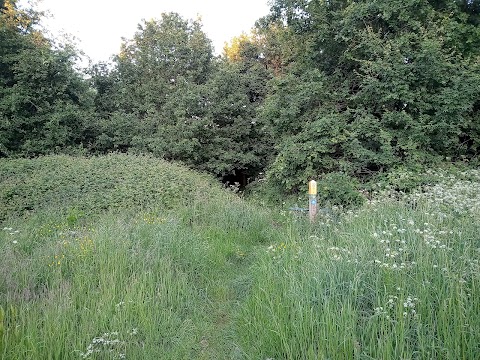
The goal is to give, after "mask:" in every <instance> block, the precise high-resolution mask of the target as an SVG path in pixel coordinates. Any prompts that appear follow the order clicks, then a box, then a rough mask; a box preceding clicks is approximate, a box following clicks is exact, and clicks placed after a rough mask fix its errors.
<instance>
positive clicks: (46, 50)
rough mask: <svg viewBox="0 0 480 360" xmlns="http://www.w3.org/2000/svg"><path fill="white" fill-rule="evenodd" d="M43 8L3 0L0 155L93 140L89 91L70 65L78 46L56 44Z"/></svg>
mask: <svg viewBox="0 0 480 360" xmlns="http://www.w3.org/2000/svg"><path fill="white" fill-rule="evenodd" d="M40 15H41V14H38V13H36V12H34V11H26V10H18V9H17V7H16V4H15V1H12V0H6V1H3V4H2V10H1V13H0V82H1V87H0V117H1V124H0V156H9V155H15V154H21V155H27V156H32V155H38V154H44V153H48V152H52V151H57V150H60V149H64V150H65V149H71V148H75V147H78V146H81V144H82V143H83V142H85V141H86V140H89V137H90V130H89V126H90V124H89V120H90V118H91V113H90V110H91V100H92V96H91V92H90V91H89V88H88V85H87V84H86V83H85V81H84V80H83V79H82V77H81V76H80V75H79V74H78V73H76V72H75V71H74V69H73V67H72V65H73V62H74V61H75V56H76V55H75V52H74V51H73V50H72V49H71V48H69V47H65V48H63V49H53V48H52V46H51V43H50V41H49V40H48V39H47V38H45V37H44V35H43V34H42V33H41V32H40V31H39V30H37V24H38V21H39V17H40Z"/></svg>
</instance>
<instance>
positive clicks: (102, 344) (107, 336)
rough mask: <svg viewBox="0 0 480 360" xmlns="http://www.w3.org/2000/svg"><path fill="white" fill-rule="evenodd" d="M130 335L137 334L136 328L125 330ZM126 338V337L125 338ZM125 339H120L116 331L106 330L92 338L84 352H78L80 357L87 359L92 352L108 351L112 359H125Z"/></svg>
mask: <svg viewBox="0 0 480 360" xmlns="http://www.w3.org/2000/svg"><path fill="white" fill-rule="evenodd" d="M127 334H128V335H129V336H130V337H133V336H135V335H137V334H138V329H137V328H133V329H131V330H129V331H127ZM127 340H128V339H127ZM126 348H127V341H125V339H121V334H120V333H119V332H118V331H113V332H110V333H108V332H106V333H103V334H102V335H101V336H98V337H95V338H93V339H92V341H91V342H90V344H89V345H88V346H87V350H86V351H85V352H80V357H81V358H82V359H87V358H89V357H90V356H92V355H93V354H99V355H100V354H101V353H109V354H111V356H112V358H113V359H126Z"/></svg>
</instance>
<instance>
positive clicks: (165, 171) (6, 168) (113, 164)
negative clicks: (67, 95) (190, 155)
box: [0, 154, 222, 220]
mask: <svg viewBox="0 0 480 360" xmlns="http://www.w3.org/2000/svg"><path fill="white" fill-rule="evenodd" d="M0 179H1V180H0V220H2V219H5V218H6V217H8V216H10V215H13V214H17V215H21V214H24V213H25V212H31V211H35V210H38V209H41V208H57V209H59V210H67V211H69V212H71V211H72V209H75V210H74V212H75V213H84V212H85V213H98V212H101V211H103V210H107V209H116V208H129V207H143V208H148V207H158V208H172V207H174V206H177V205H179V204H181V203H185V202H187V201H189V200H190V199H195V198H201V197H205V196H208V197H213V198H215V197H216V196H219V194H222V190H221V188H220V186H219V185H217V184H216V183H215V180H214V179H213V178H211V177H209V176H207V175H203V174H200V173H197V172H194V171H191V170H189V169H187V168H185V167H183V166H180V165H175V164H171V163H167V162H166V161H163V160H159V159H155V158H153V157H148V156H133V155H122V154H110V155H107V156H99V157H90V158H85V157H71V156H65V155H62V156H45V157H40V158H36V159H12V160H7V159H0Z"/></svg>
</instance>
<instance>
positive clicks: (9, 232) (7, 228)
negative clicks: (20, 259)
mask: <svg viewBox="0 0 480 360" xmlns="http://www.w3.org/2000/svg"><path fill="white" fill-rule="evenodd" d="M3 231H6V232H7V233H8V234H9V235H12V236H13V235H16V234H18V233H20V230H14V229H13V228H11V227H4V228H3ZM12 244H18V241H17V240H12Z"/></svg>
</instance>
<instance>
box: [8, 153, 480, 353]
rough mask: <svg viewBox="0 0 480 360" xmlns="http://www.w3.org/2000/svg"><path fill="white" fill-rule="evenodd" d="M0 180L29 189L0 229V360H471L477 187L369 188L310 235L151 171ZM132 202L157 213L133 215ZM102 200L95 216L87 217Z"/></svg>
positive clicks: (450, 180)
mask: <svg viewBox="0 0 480 360" xmlns="http://www.w3.org/2000/svg"><path fill="white" fill-rule="evenodd" d="M0 164H1V166H2V174H8V176H2V177H1V179H2V182H1V186H2V187H5V184H7V185H8V184H9V185H8V186H9V188H10V189H13V188H17V189H22V186H25V189H30V191H26V192H25V193H24V196H25V200H24V203H27V204H34V208H35V209H34V210H32V211H31V212H29V213H28V214H23V215H22V216H18V215H16V214H15V212H16V211H15V212H14V211H12V212H9V213H8V216H7V218H6V219H5V220H3V221H2V222H1V223H0V226H1V227H0V257H1V258H2V262H1V265H0V273H1V276H0V358H2V359H5V360H7V359H48V358H52V359H82V358H83V359H139V358H142V359H158V358H162V359H312V360H313V359H324V358H325V359H326V358H333V359H343V358H352V359H364V358H379V359H390V358H392V359H393V358H409V359H432V358H437V359H438V358H443V359H458V358H462V359H475V358H476V356H477V354H478V352H479V351H480V348H479V344H480V322H479V321H478V319H480V306H479V302H478V298H479V296H480V292H479V289H480V286H479V285H480V276H479V274H480V271H479V270H480V268H479V266H480V263H479V249H480V247H479V238H478V233H479V230H480V223H479V219H480V217H479V215H480V213H479V212H480V198H479V195H478V194H480V191H479V187H480V174H479V172H478V171H474V170H468V169H464V170H457V171H437V172H435V171H431V172H430V173H428V174H425V178H428V179H431V180H430V183H431V184H435V185H430V186H423V187H422V188H420V189H417V190H415V189H411V191H410V193H408V194H404V193H401V192H393V191H391V190H390V191H387V192H386V191H385V189H386V187H385V186H382V187H381V188H382V191H381V192H377V193H373V192H372V194H371V197H372V199H371V200H369V201H368V202H367V203H366V204H365V205H364V206H363V207H362V208H360V209H357V210H349V211H345V212H341V211H337V210H335V209H334V210H333V211H334V212H321V213H320V214H319V217H318V219H317V222H315V223H314V224H310V223H308V222H307V221H306V219H304V218H303V217H301V216H298V215H296V216H291V215H290V214H288V213H286V212H284V211H279V209H278V208H276V209H265V208H262V207H259V206H257V205H252V204H250V203H247V202H245V201H244V200H242V199H240V198H238V197H236V196H233V195H232V194H231V193H229V192H226V191H219V190H218V189H216V188H215V187H213V188H210V184H211V183H210V180H209V179H208V178H207V179H206V178H205V177H204V176H200V175H198V174H195V173H193V172H191V171H188V170H186V169H183V168H181V167H178V166H172V165H170V164H166V163H164V162H163V161H159V160H155V159H154V158H147V157H142V156H140V157H134V156H123V155H114V156H108V157H100V158H71V157H65V156H60V157H58V156H55V157H46V158H40V159H34V160H2V161H0ZM54 167H56V168H58V171H53V170H52V168H54ZM45 168H46V169H45ZM71 169H79V170H80V169H81V171H78V172H73V171H72V170H71ZM49 172H50V173H52V176H51V177H48V176H44V175H42V174H47V173H49ZM136 172H140V173H139V174H137V173H136ZM19 174H22V175H21V176H22V181H20V180H19V177H20V175H19ZM101 176H105V179H107V180H108V179H113V177H114V176H115V181H112V182H111V181H110V180H108V181H106V182H107V183H108V184H111V185H112V186H113V188H112V189H107V188H102V189H97V191H92V189H94V188H95V187H94V186H93V187H88V188H85V189H82V188H80V187H79V184H80V183H82V184H87V182H86V179H89V181H90V180H91V181H90V182H88V184H97V185H98V186H101V185H102V183H98V182H97V181H96V180H95V179H97V178H100V177H101ZM409 176H412V174H409V173H404V176H403V177H404V178H408V177H409ZM415 177H420V176H419V175H415ZM179 179H183V180H182V181H183V183H182V184H184V185H187V186H188V185H192V184H193V185H194V186H193V188H195V189H197V192H196V193H195V195H194V196H193V197H191V198H190V200H191V202H189V203H188V204H185V203H181V202H180V203H179V202H174V201H172V200H173V197H172V194H173V193H174V194H175V196H174V198H177V195H181V194H183V192H182V190H183V187H182V189H180V188H178V187H177V184H178V180H179ZM185 179H186V180H185ZM157 180H161V181H157ZM13 184H16V185H15V186H13ZM52 186H54V187H56V189H57V192H58V193H59V194H58V195H55V196H54V191H53V190H55V188H54V189H52ZM33 189H36V190H35V191H34V190H33ZM87 189H90V190H87ZM139 189H142V190H145V189H147V192H148V193H150V194H152V196H153V197H156V196H158V197H157V198H156V199H157V201H147V202H143V201H140V200H139V199H136V198H135V196H137V195H140V196H142V194H137V191H138V190H139ZM166 189H172V193H170V192H168V191H167V192H166V193H164V192H163V191H164V190H166ZM75 192H80V193H81V194H82V196H81V197H82V198H83V200H79V199H78V198H79V197H75ZM142 193H143V192H142ZM158 193H161V194H164V195H158ZM67 194H68V195H69V196H73V200H69V199H68V197H66V195H67ZM105 194H110V195H112V198H109V203H108V204H109V207H110V210H107V211H105V210H104V209H103V207H101V206H98V204H99V203H102V204H105V203H104V202H103V201H104V195H105ZM114 194H118V195H122V197H125V198H127V199H129V200H126V201H127V202H128V203H127V202H122V203H120V204H121V205H124V206H126V207H128V208H127V209H124V208H122V209H119V204H118V203H117V201H119V200H118V199H119V198H117V197H114ZM56 196H57V197H56ZM61 199H64V201H65V203H64V204H63V206H62V207H61V208H67V210H68V209H70V211H62V210H61V208H59V202H60V201H61ZM141 199H146V197H144V198H141ZM305 200H306V199H305ZM42 202H44V203H42ZM165 204H169V205H170V208H169V209H167V208H166V207H165ZM80 205H81V206H82V207H81V209H82V210H81V211H82V212H80V211H79V207H78V206H80ZM69 207H70V208H69ZM19 209H21V207H20V208H19Z"/></svg>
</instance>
